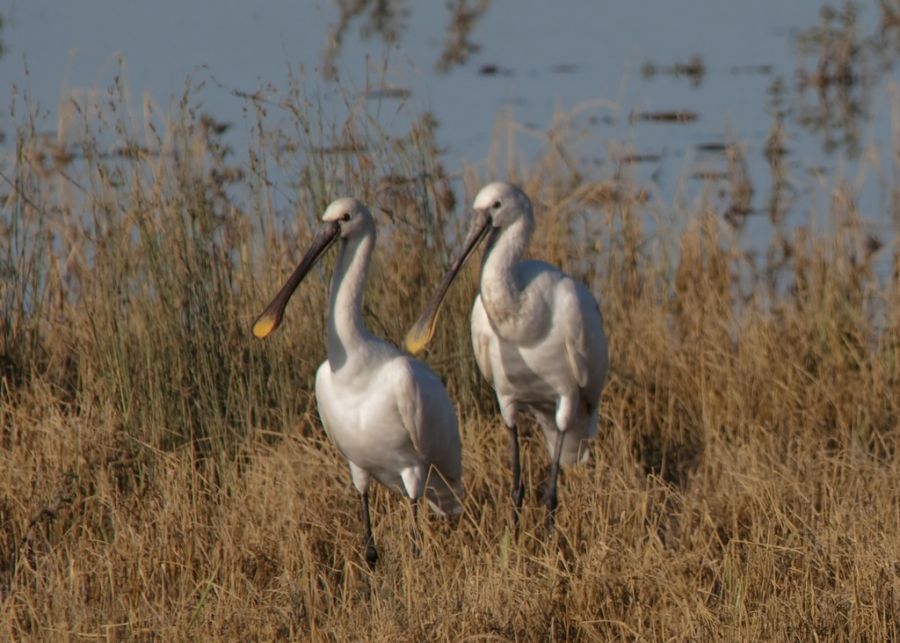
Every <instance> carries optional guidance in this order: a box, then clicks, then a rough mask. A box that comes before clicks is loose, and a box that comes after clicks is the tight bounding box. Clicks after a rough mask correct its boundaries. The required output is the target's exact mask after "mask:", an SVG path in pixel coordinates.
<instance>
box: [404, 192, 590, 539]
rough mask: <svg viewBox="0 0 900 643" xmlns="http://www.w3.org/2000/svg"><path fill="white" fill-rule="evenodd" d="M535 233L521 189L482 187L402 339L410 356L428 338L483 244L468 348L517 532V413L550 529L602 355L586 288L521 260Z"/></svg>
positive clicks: (583, 454)
mask: <svg viewBox="0 0 900 643" xmlns="http://www.w3.org/2000/svg"><path fill="white" fill-rule="evenodd" d="M533 231H534V214H533V212H532V207H531V201H529V199H528V197H527V196H525V194H524V193H523V192H522V191H521V190H520V189H519V188H517V187H515V186H514V185H510V184H508V183H491V184H489V185H486V186H485V187H484V188H482V189H481V191H480V192H479V193H478V196H476V197H475V203H474V217H473V219H472V223H471V227H470V229H469V233H468V235H467V237H466V240H465V241H464V243H463V248H462V251H461V253H460V254H459V256H458V257H457V259H456V261H454V262H453V264H452V265H451V267H450V269H449V271H448V272H447V274H446V275H444V278H443V280H442V281H441V283H440V285H439V286H438V287H437V290H436V291H435V293H434V295H433V297H432V298H431V300H430V301H429V303H428V306H427V307H426V308H425V311H424V312H423V313H422V316H421V317H420V318H419V320H418V321H417V322H416V324H415V326H413V328H412V329H411V330H410V331H409V333H408V334H407V336H406V347H407V349H408V350H409V351H410V352H411V353H413V354H415V353H417V352H419V351H420V350H422V348H424V347H425V345H426V344H427V343H428V342H429V341H430V340H431V338H432V336H433V335H434V329H435V325H436V322H437V315H438V311H439V309H440V305H441V301H442V300H443V298H444V296H445V295H446V294H447V290H448V289H449V287H450V284H451V282H452V281H453V278H454V277H455V276H456V275H457V273H458V272H459V270H460V268H461V267H462V266H463V264H464V263H465V262H466V260H467V259H468V258H469V256H471V254H472V252H473V251H474V250H475V247H476V246H477V245H478V243H479V242H480V241H481V240H483V239H484V238H487V239H488V243H487V249H486V250H485V252H484V257H483V259H482V262H481V282H480V288H479V290H480V294H479V295H478V297H476V299H475V305H474V306H473V307H472V347H473V348H474V350H475V360H476V361H477V362H478V368H479V369H480V370H481V373H482V374H483V375H484V377H485V379H487V380H488V382H490V383H491V385H493V387H494V390H495V391H496V394H497V401H498V402H499V404H500V413H501V415H502V416H503V421H504V423H505V424H506V428H507V429H508V430H509V436H510V441H511V447H512V448H511V451H512V478H513V486H512V496H513V501H514V504H515V509H514V512H513V520H514V525H515V527H516V528H518V519H519V511H520V509H521V507H522V499H523V496H524V494H525V485H524V483H523V481H522V478H521V468H520V465H519V436H518V424H519V421H520V418H521V417H522V414H523V412H525V411H530V412H531V413H532V415H533V416H534V417H535V419H536V420H537V422H538V424H540V426H541V428H542V429H543V431H544V436H545V438H546V441H547V449H548V450H549V452H550V458H551V465H550V474H549V480H548V481H547V486H546V488H545V492H544V497H543V501H544V504H545V505H546V506H547V509H548V510H549V513H548V517H547V523H548V529H549V530H550V531H552V529H553V520H554V514H555V512H556V507H557V504H558V501H557V490H556V484H557V477H558V475H559V467H560V465H570V464H575V463H578V462H583V461H585V460H586V459H587V456H588V453H587V449H586V446H587V445H586V441H587V440H588V439H590V438H593V437H594V436H595V435H596V434H597V412H598V406H599V403H600V392H601V390H602V389H603V384H604V382H605V380H606V372H607V368H608V358H607V343H606V335H605V334H604V332H603V318H602V316H601V314H600V308H599V307H598V305H597V301H596V300H595V299H594V297H593V296H592V295H591V293H590V292H589V291H588V289H587V288H585V287H584V286H583V285H582V284H580V283H578V282H577V281H575V280H574V279H572V278H571V277H569V276H568V275H566V274H565V273H563V272H561V271H560V270H559V269H557V268H556V267H554V266H551V265H549V264H547V263H544V262H543V261H522V253H523V252H524V251H525V248H526V247H527V245H528V241H529V239H530V238H531V234H532V232H533Z"/></svg>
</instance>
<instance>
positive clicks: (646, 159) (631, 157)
mask: <svg viewBox="0 0 900 643" xmlns="http://www.w3.org/2000/svg"><path fill="white" fill-rule="evenodd" d="M662 158H663V155H662V154H625V155H623V156H621V157H619V158H617V159H616V161H617V162H618V163H621V164H622V165H633V164H635V163H657V162H659V161H661V160H662Z"/></svg>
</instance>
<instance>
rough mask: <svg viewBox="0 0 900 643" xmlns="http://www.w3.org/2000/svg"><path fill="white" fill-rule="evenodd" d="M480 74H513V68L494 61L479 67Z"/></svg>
mask: <svg viewBox="0 0 900 643" xmlns="http://www.w3.org/2000/svg"><path fill="white" fill-rule="evenodd" d="M478 75H479V76H512V69H506V68H504V67H500V66H499V65H496V64H494V63H486V64H484V65H482V66H481V67H479V68H478Z"/></svg>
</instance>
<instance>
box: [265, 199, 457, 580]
mask: <svg viewBox="0 0 900 643" xmlns="http://www.w3.org/2000/svg"><path fill="white" fill-rule="evenodd" d="M322 220H323V222H324V224H323V225H322V227H321V228H320V229H319V231H318V233H317V234H316V236H315V238H314V239H313V241H312V245H311V246H310V248H309V250H308V251H307V252H306V255H304V257H303V259H302V260H301V261H300V264H299V265H298V266H297V268H296V269H295V270H294V272H293V274H291V276H290V278H289V279H288V280H287V282H286V283H285V284H284V286H283V287H282V288H281V290H280V291H279V292H278V294H277V295H276V296H275V298H274V299H273V300H272V303H270V304H269V306H268V307H267V308H266V309H265V311H264V312H263V313H262V315H260V316H259V318H258V319H257V320H256V322H255V323H254V324H253V334H254V335H256V336H257V337H260V338H263V337H265V336H266V335H268V334H269V333H271V332H272V331H273V330H275V329H276V328H277V327H278V325H279V324H280V323H281V319H282V317H283V315H284V308H285V306H286V305H287V302H288V299H290V297H291V295H292V294H293V292H294V290H295V289H296V288H297V286H298V285H299V283H300V281H301V280H302V279H303V277H304V276H305V275H306V274H307V272H309V270H310V268H312V266H313V265H314V264H315V263H316V261H317V260H318V259H319V258H320V257H321V256H322V255H323V254H324V253H325V251H326V250H327V249H328V248H329V247H330V246H331V245H332V244H333V243H334V242H336V241H338V240H340V251H339V253H338V258H337V263H336V265H335V267H334V274H333V276H332V279H331V293H330V296H329V310H328V334H327V359H326V360H325V361H324V362H323V363H322V365H321V366H319V370H318V371H317V373H316V401H317V403H318V407H319V416H320V417H321V419H322V425H323V426H324V427H325V432H326V433H327V434H328V436H329V437H330V438H331V440H332V441H333V442H334V444H335V446H337V448H338V450H339V451H340V452H341V453H342V454H343V455H344V457H345V458H347V462H348V463H349V465H350V475H351V476H352V478H353V484H354V485H355V486H356V489H357V491H359V494H360V498H361V500H362V517H363V528H364V530H365V555H366V561H367V562H368V563H369V565H370V566H374V565H375V562H376V560H377V559H378V552H377V550H376V548H375V542H374V539H373V537H372V525H371V522H370V518H369V482H370V480H371V479H372V478H374V479H375V480H378V481H379V482H380V483H381V484H383V485H384V486H386V487H388V488H389V489H392V490H394V491H397V492H399V493H401V494H404V495H406V496H407V498H408V499H409V501H410V505H411V510H412V514H411V519H412V522H411V525H410V535H411V537H412V549H413V553H418V543H419V534H418V530H417V527H416V521H417V517H418V516H417V513H418V512H417V508H418V501H419V498H421V497H423V496H424V498H425V500H426V501H427V502H428V504H429V505H430V506H431V507H432V509H434V510H435V512H437V513H438V514H440V515H446V514H453V513H458V512H459V511H460V510H461V505H460V499H461V497H462V494H463V489H462V454H461V450H462V449H461V445H460V439H459V429H458V427H457V420H456V411H455V409H454V408H453V404H452V403H451V402H450V398H449V397H448V395H447V391H446V390H445V389H444V385H443V384H442V383H441V380H440V379H439V378H438V377H437V375H435V374H434V372H433V371H431V369H429V368H428V367H427V366H426V365H425V364H423V363H422V362H420V361H418V360H416V359H413V358H412V357H410V356H409V355H407V354H406V353H403V352H401V351H400V350H399V349H397V348H396V347H395V346H393V345H391V344H389V343H387V342H385V341H383V340H381V339H379V338H377V337H375V336H374V335H372V333H370V332H369V330H368V329H367V328H366V327H365V325H364V324H363V321H362V315H361V308H362V295H363V287H364V286H365V281H366V275H367V272H368V268H369V261H370V258H371V256H372V249H373V247H374V246H375V222H374V220H373V219H372V215H371V214H370V213H369V211H368V209H367V208H366V207H365V206H364V205H363V204H362V203H360V202H359V201H357V200H356V199H351V198H343V199H338V200H336V201H334V202H333V203H332V204H331V205H329V206H328V209H326V210H325V214H324V215H323V216H322Z"/></svg>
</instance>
